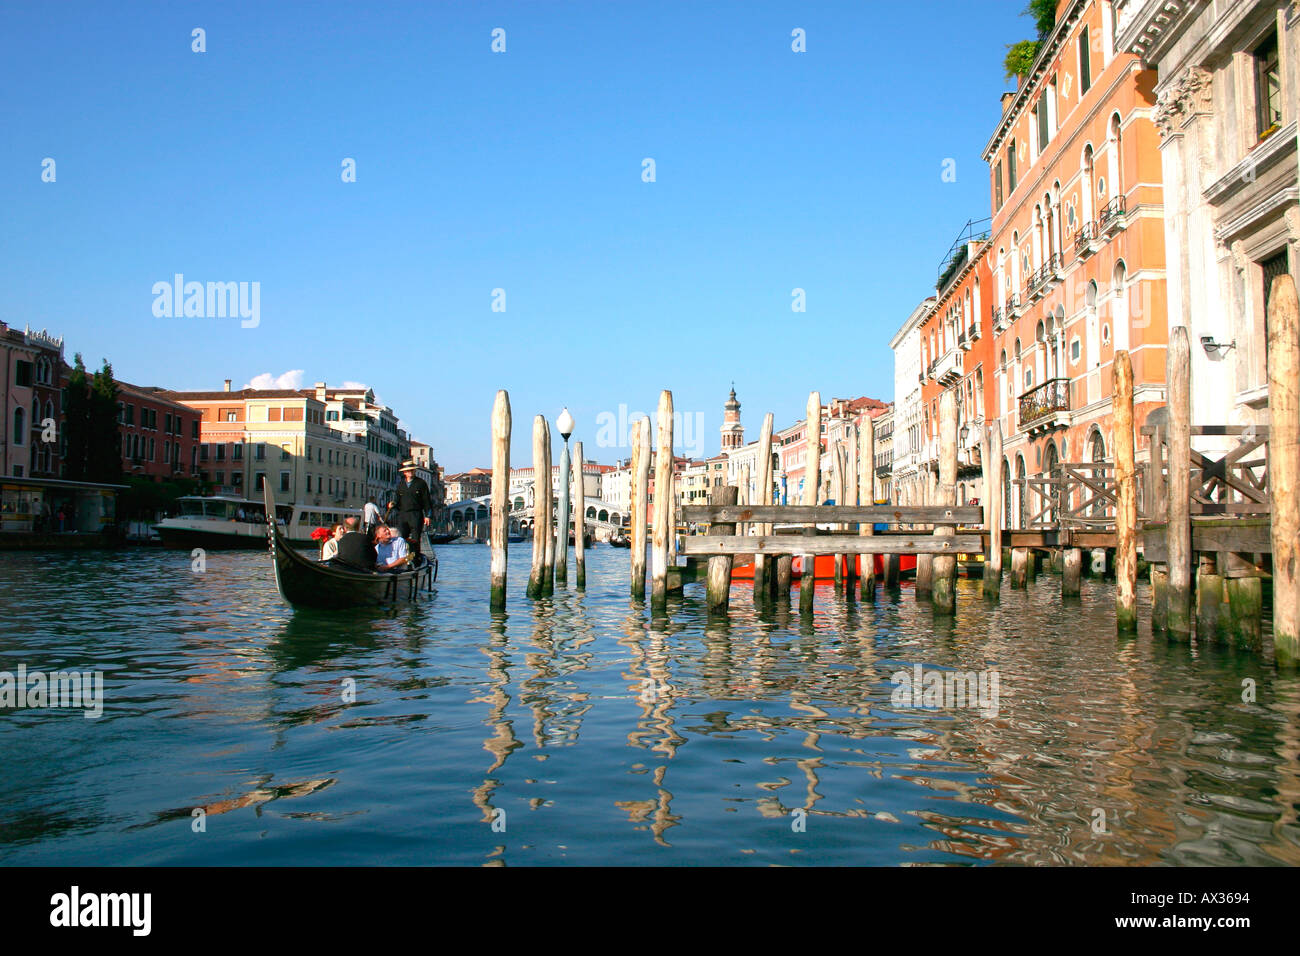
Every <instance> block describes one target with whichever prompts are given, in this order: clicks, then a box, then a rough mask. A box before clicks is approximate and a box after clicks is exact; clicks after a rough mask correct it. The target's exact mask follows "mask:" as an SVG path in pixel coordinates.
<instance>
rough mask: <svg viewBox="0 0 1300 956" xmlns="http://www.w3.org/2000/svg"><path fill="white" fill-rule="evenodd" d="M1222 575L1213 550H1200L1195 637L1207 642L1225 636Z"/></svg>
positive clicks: (1215, 641) (1197, 573)
mask: <svg viewBox="0 0 1300 956" xmlns="http://www.w3.org/2000/svg"><path fill="white" fill-rule="evenodd" d="M1223 610H1224V609H1223V576H1222V575H1221V574H1219V558H1218V555H1217V554H1215V553H1214V552H1213V551H1203V552H1201V556H1200V562H1199V564H1198V566H1197V568H1196V639H1197V640H1198V641H1206V642H1209V643H1220V642H1223V641H1224V639H1225V638H1226V637H1227V620H1226V619H1225V618H1224V616H1223Z"/></svg>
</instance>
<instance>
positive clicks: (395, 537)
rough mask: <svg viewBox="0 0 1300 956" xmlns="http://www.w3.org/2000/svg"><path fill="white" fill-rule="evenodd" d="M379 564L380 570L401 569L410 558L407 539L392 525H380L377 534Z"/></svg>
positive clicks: (377, 559)
mask: <svg viewBox="0 0 1300 956" xmlns="http://www.w3.org/2000/svg"><path fill="white" fill-rule="evenodd" d="M375 540H376V549H375V550H376V552H377V558H376V561H377V566H378V568H379V570H380V571H401V570H402V567H403V565H405V564H406V563H407V561H408V560H410V553H409V551H408V549H407V546H406V539H405V538H403V537H402V535H401V532H400V531H398V529H397V528H394V527H393V526H392V525H380V527H379V534H378V535H377V536H376V539H375Z"/></svg>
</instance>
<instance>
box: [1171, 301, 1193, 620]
mask: <svg viewBox="0 0 1300 956" xmlns="http://www.w3.org/2000/svg"><path fill="white" fill-rule="evenodd" d="M1191 368H1192V352H1191V345H1190V343H1189V340H1188V336H1187V327H1186V326H1183V325H1176V326H1174V327H1173V328H1171V329H1170V330H1169V350H1168V369H1167V381H1168V383H1169V389H1168V401H1169V405H1168V407H1169V524H1168V525H1167V526H1166V529H1165V537H1166V540H1167V544H1166V546H1165V548H1166V551H1167V553H1168V557H1169V617H1168V627H1169V636H1170V638H1171V639H1173V640H1178V641H1185V640H1189V639H1190V638H1191V633H1192V525H1191V515H1190V508H1191V489H1190V485H1191V459H1192V444H1191V442H1192V435H1191V430H1190V429H1191V415H1192V392H1191Z"/></svg>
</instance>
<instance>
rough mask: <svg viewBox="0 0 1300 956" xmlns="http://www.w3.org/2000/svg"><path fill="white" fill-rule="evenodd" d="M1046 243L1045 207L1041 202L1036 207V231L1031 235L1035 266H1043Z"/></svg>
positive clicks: (1031, 249) (1035, 267) (1031, 250)
mask: <svg viewBox="0 0 1300 956" xmlns="http://www.w3.org/2000/svg"><path fill="white" fill-rule="evenodd" d="M1045 245H1046V243H1044V242H1043V207H1042V204H1041V203H1040V204H1039V205H1037V206H1035V207H1034V233H1033V235H1032V236H1030V252H1031V254H1032V255H1033V260H1032V264H1033V268H1034V269H1041V268H1042V266H1043V257H1044V255H1045V254H1046V249H1045V248H1044V247H1045Z"/></svg>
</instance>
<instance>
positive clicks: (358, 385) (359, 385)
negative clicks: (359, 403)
mask: <svg viewBox="0 0 1300 956" xmlns="http://www.w3.org/2000/svg"><path fill="white" fill-rule="evenodd" d="M369 387H370V386H369V385H367V384H366V383H365V382H352V381H348V382H344V383H343V384H342V385H340V386H339V388H345V389H347V390H348V391H363V392H364V391H365V390H366V389H368V388H369Z"/></svg>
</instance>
